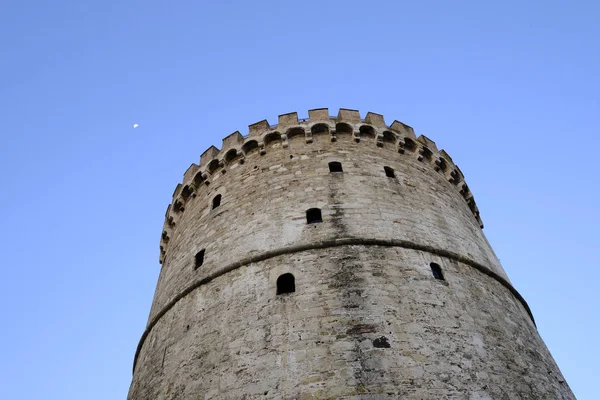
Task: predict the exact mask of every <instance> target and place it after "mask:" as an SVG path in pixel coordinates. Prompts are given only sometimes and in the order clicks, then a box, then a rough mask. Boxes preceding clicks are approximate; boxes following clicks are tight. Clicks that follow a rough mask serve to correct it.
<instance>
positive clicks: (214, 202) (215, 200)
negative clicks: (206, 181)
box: [212, 194, 221, 210]
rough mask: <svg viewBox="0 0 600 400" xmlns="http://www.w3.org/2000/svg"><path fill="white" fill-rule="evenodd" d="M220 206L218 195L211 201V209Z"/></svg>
mask: <svg viewBox="0 0 600 400" xmlns="http://www.w3.org/2000/svg"><path fill="white" fill-rule="evenodd" d="M220 205H221V195H220V194H218V195H216V196H215V198H214V199H213V204H212V209H213V210H214V209H215V208H217V207H219V206H220Z"/></svg>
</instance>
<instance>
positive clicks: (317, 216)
mask: <svg viewBox="0 0 600 400" xmlns="http://www.w3.org/2000/svg"><path fill="white" fill-rule="evenodd" d="M319 222H323V217H321V209H319V208H309V209H308V210H306V223H307V224H317V223H319Z"/></svg>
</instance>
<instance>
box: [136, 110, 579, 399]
mask: <svg viewBox="0 0 600 400" xmlns="http://www.w3.org/2000/svg"><path fill="white" fill-rule="evenodd" d="M482 228H483V224H482V222H481V219H480V217H479V211H478V208H477V205H476V203H475V200H474V198H473V195H472V193H471V191H470V190H469V187H468V186H467V184H466V182H465V180H464V176H463V174H462V173H461V171H460V169H459V168H458V167H457V166H456V165H455V164H454V162H453V161H452V159H451V158H450V156H449V155H448V154H447V153H446V152H445V151H444V150H439V151H438V149H437V147H436V145H435V143H434V142H433V141H431V140H430V139H428V138H427V137H425V136H419V137H418V138H417V137H416V136H415V134H414V132H413V129H412V128H411V127H409V126H407V125H404V124H403V123H401V122H398V121H394V123H392V124H391V125H390V126H387V125H386V124H385V122H384V119H383V117H382V116H381V115H379V114H375V113H371V112H369V113H367V114H366V116H365V118H364V119H361V117H360V114H359V112H358V111H354V110H347V109H341V110H340V111H339V113H338V115H337V117H331V116H330V115H329V111H328V110H327V109H316V110H310V111H309V118H308V119H301V120H299V119H298V116H297V114H296V113H289V114H284V115H280V116H279V121H278V124H277V125H276V126H270V125H269V123H268V122H267V121H266V120H265V121H261V122H258V123H255V124H253V125H250V127H249V133H248V136H247V137H243V136H242V135H241V134H240V133H239V132H234V133H232V134H231V135H229V136H227V137H226V138H225V139H223V145H222V149H221V150H219V149H217V148H215V147H210V148H209V149H208V150H206V151H205V152H204V153H203V154H202V156H201V157H200V164H199V165H195V164H192V166H190V168H189V169H188V170H187V171H186V172H185V174H184V177H183V183H181V184H179V185H177V187H176V189H175V192H174V194H173V202H172V204H171V205H169V207H168V208H167V212H166V218H165V224H164V228H163V232H162V237H161V245H160V262H161V263H162V268H161V272H160V276H159V280H158V285H157V288H156V292H155V295H154V300H153V303H152V309H151V312H150V317H149V321H148V324H147V327H146V329H145V331H144V333H143V335H142V338H141V340H140V343H139V345H138V348H137V351H136V354H135V360H134V368H133V381H132V384H131V388H130V391H129V396H128V399H129V400H146V399H194V400H196V399H301V400H308V399H340V398H343V399H398V398H402V399H442V398H456V399H527V398H529V399H574V396H573V394H572V393H571V391H570V389H569V387H568V385H567V383H566V382H565V380H564V378H563V376H562V375H561V373H560V371H559V369H558V367H557V365H556V363H555V362H554V360H553V358H552V356H551V355H550V353H549V352H548V349H547V348H546V346H545V344H544V343H543V341H542V340H541V338H540V336H539V334H538V333H537V330H536V327H535V322H534V320H533V316H532V314H531V311H530V310H529V307H528V306H527V303H526V302H525V300H524V299H523V297H522V296H521V295H520V294H519V292H517V290H516V289H515V288H514V287H513V286H512V284H511V283H510V281H509V279H508V277H507V276H506V273H505V272H504V270H503V269H502V266H501V265H500V262H499V261H498V258H497V257H496V255H495V254H494V252H493V250H492V248H491V246H490V245H489V243H488V242H487V240H486V238H485V236H484V234H483V231H482Z"/></svg>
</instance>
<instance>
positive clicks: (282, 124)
mask: <svg viewBox="0 0 600 400" xmlns="http://www.w3.org/2000/svg"><path fill="white" fill-rule="evenodd" d="M277 120H278V123H277V129H279V130H281V131H282V132H285V131H286V130H287V129H288V128H289V127H292V126H297V125H298V113H297V112H295V111H294V112H291V113H287V114H281V115H279V116H278V117H277Z"/></svg>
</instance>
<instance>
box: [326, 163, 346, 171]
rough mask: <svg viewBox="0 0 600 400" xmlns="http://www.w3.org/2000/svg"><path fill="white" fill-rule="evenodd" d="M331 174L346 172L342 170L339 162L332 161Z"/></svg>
mask: <svg viewBox="0 0 600 400" xmlns="http://www.w3.org/2000/svg"><path fill="white" fill-rule="evenodd" d="M329 172H344V171H343V170H342V163H341V162H339V161H332V162H330V163H329Z"/></svg>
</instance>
